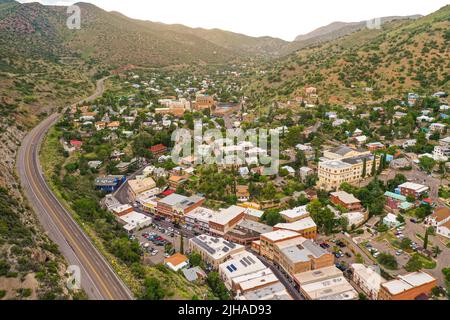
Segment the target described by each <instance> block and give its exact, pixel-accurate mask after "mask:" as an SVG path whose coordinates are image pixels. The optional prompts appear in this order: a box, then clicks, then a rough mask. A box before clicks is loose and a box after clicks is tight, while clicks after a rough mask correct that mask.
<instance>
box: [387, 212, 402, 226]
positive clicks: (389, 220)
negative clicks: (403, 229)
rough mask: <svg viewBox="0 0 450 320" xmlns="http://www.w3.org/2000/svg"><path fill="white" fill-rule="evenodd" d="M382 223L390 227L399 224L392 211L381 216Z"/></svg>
mask: <svg viewBox="0 0 450 320" xmlns="http://www.w3.org/2000/svg"><path fill="white" fill-rule="evenodd" d="M383 223H384V224H385V225H386V226H387V227H388V228H390V229H392V228H396V227H398V226H399V225H400V224H401V223H400V222H399V221H398V220H397V216H396V215H395V214H392V213H388V214H387V216H386V217H384V218H383Z"/></svg>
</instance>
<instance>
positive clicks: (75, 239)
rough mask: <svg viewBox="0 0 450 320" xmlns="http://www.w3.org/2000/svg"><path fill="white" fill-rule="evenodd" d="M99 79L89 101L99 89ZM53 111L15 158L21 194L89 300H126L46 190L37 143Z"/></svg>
mask: <svg viewBox="0 0 450 320" xmlns="http://www.w3.org/2000/svg"><path fill="white" fill-rule="evenodd" d="M103 82H104V79H101V80H99V81H98V83H97V90H96V92H95V93H94V94H93V95H92V96H91V97H89V98H88V99H86V100H85V101H88V100H93V99H95V98H97V97H98V96H100V95H101V94H102V92H103V87H104V86H103ZM59 117H60V114H53V115H51V116H50V117H49V118H47V119H46V120H44V121H42V122H41V123H40V124H39V125H38V126H37V127H35V128H34V129H33V130H32V131H31V132H30V133H29V134H28V135H27V136H26V137H25V139H24V141H23V142H22V146H21V148H20V150H19V154H18V158H17V171H18V174H19V178H20V180H21V183H22V187H23V189H24V192H25V195H26V196H27V198H28V201H29V203H30V205H31V206H32V208H33V209H34V211H35V213H36V214H37V216H38V218H39V221H40V222H41V224H42V226H43V227H44V229H45V230H46V232H47V234H48V235H49V237H50V238H51V239H52V240H53V241H54V242H55V243H57V244H58V246H59V249H60V251H61V252H62V254H63V255H64V257H65V258H66V260H67V262H68V263H69V265H75V266H78V267H79V268H80V272H81V287H82V288H83V289H84V290H85V292H86V294H87V295H88V297H89V298H90V299H93V300H129V299H133V296H132V293H131V292H130V290H129V289H128V288H127V287H126V286H125V284H124V283H123V282H122V280H121V279H120V278H119V277H118V275H117V274H116V273H115V272H114V271H113V269H112V268H111V266H110V265H109V264H108V262H107V261H106V260H105V258H104V257H103V256H102V254H101V253H100V252H99V251H98V250H97V248H96V247H95V246H94V245H93V244H92V242H91V241H90V239H89V238H88V236H87V235H86V234H85V233H84V232H83V230H82V229H81V228H80V226H79V225H78V224H77V222H76V221H75V220H74V219H73V218H72V215H71V214H70V213H69V212H68V211H67V210H66V208H65V207H64V206H63V205H62V204H61V203H60V202H59V201H58V199H57V198H56V196H55V195H54V194H53V193H52V191H51V190H50V188H49V186H48V184H47V182H46V180H45V178H44V175H43V173H42V168H41V165H40V162H39V150H40V145H41V143H42V141H43V139H44V137H45V135H46V133H47V131H48V130H49V128H51V127H52V126H53V125H54V124H55V123H56V122H57V121H58V119H59Z"/></svg>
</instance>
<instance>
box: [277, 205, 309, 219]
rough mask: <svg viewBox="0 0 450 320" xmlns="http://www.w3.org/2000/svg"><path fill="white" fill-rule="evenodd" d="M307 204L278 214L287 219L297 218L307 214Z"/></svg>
mask: <svg viewBox="0 0 450 320" xmlns="http://www.w3.org/2000/svg"><path fill="white" fill-rule="evenodd" d="M307 207H308V206H301V207H297V208H294V209H290V210H285V211H281V212H280V214H281V215H282V216H285V217H287V218H289V219H297V218H301V217H303V216H307V215H309V212H308V209H307Z"/></svg>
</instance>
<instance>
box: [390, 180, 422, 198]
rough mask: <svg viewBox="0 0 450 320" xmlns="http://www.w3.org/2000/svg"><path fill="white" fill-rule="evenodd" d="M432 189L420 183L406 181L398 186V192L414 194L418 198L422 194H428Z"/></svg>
mask: <svg viewBox="0 0 450 320" xmlns="http://www.w3.org/2000/svg"><path fill="white" fill-rule="evenodd" d="M429 191H430V188H429V187H427V186H424V185H422V184H418V183H412V182H406V183H403V184H401V185H399V186H398V188H397V190H396V193H399V194H401V195H404V196H405V197H407V196H413V197H415V198H416V199H418V198H419V197H421V196H424V195H426V194H427V193H428V192H429Z"/></svg>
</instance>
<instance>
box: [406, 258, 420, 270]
mask: <svg viewBox="0 0 450 320" xmlns="http://www.w3.org/2000/svg"><path fill="white" fill-rule="evenodd" d="M422 267H423V266H422V262H421V261H420V257H419V256H418V255H416V254H415V255H413V256H412V257H411V259H409V261H408V262H407V263H406V265H405V269H406V271H408V272H416V271H420V270H421V269H422Z"/></svg>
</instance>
